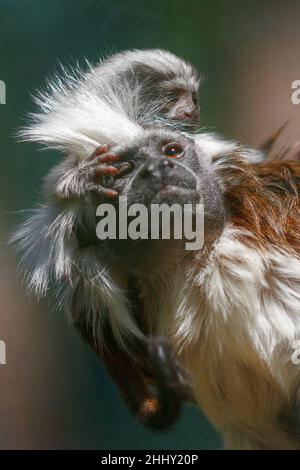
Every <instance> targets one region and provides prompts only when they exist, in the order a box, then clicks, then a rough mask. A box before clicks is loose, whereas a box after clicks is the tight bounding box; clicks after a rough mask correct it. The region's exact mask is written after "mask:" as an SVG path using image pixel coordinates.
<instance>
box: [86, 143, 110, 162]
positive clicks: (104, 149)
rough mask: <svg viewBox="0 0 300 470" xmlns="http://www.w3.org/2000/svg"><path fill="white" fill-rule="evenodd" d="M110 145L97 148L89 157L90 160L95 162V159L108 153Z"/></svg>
mask: <svg viewBox="0 0 300 470" xmlns="http://www.w3.org/2000/svg"><path fill="white" fill-rule="evenodd" d="M109 148H110V147H109V145H107V144H104V145H100V146H99V147H97V148H96V149H95V150H94V151H93V153H92V154H91V155H90V156H89V157H88V160H93V159H94V158H95V157H98V156H99V155H103V154H104V153H106V152H108V150H109Z"/></svg>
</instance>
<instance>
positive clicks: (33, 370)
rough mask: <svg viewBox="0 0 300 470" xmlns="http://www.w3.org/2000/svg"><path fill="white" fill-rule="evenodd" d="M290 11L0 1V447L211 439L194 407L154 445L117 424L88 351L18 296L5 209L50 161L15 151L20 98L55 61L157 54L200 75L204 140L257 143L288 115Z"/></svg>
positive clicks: (246, 5) (25, 199) (296, 50)
mask: <svg viewBox="0 0 300 470" xmlns="http://www.w3.org/2000/svg"><path fill="white" fill-rule="evenodd" d="M299 3H300V2H299V1H285V2H282V1H281V2H279V1H276V0H272V1H271V0H270V1H257V0H255V1H249V2H246V1H234V0H227V1H214V0H209V1H208V0H201V1H200V0H185V1H182V0H172V1H171V0H164V1H162V0H149V1H142V0H140V1H137V0H114V1H112V0H76V1H74V0H73V1H72V0H54V1H50V0H48V1H46V0H0V80H3V81H5V83H6V87H7V104H6V105H0V159H1V165H0V211H1V212H0V235H1V243H0V339H2V340H5V341H6V345H7V365H5V366H0V390H1V394H0V448H2V449H8V448H34V449H39V448H63V449H64V448H67V449H76V448H84V449H166V448H169V449H170V448H172V449H210V448H218V447H220V446H221V441H220V439H219V437H218V436H217V434H216V433H215V432H214V431H213V429H212V428H211V427H210V425H209V424H208V423H207V421H206V419H205V418H204V417H203V416H202V415H201V413H200V412H199V411H198V410H197V409H196V408H194V407H186V409H185V410H184V413H183V416H182V418H181V420H180V422H179V423H178V425H177V426H176V427H175V428H174V429H173V430H172V431H171V432H168V433H166V434H161V435H155V434H152V433H150V432H148V431H146V430H144V429H143V428H142V427H141V426H139V425H138V424H137V423H136V422H135V421H134V420H133V419H132V418H131V417H130V416H129V415H128V413H127V410H126V409H125V407H124V405H123V403H122V401H121V399H120V397H119V395H118V393H117V391H116V390H115V388H114V385H113V384H112V383H111V382H110V380H109V378H108V377H107V375H106V373H105V371H104V370H103V368H102V366H101V365H100V364H99V363H98V361H97V360H96V358H95V357H94V356H93V354H92V353H91V352H90V351H89V349H88V348H87V347H86V346H85V345H84V344H83V343H82V341H81V340H80V339H79V337H77V335H76V333H75V332H74V331H73V330H72V329H71V328H70V327H68V325H67V324H66V321H65V319H64V318H63V316H62V315H61V314H58V313H57V312H55V311H54V310H53V309H52V308H51V305H48V304H47V303H46V302H45V303H39V304H36V303H35V302H34V300H33V299H31V300H28V299H26V298H25V295H24V292H23V288H22V285H21V283H20V280H19V279H18V276H17V273H16V261H15V259H14V256H13V255H12V254H11V253H10V250H9V248H8V247H7V244H6V239H7V236H8V234H9V233H10V232H11V231H12V230H13V227H14V226H15V224H16V223H17V222H18V221H19V220H20V219H21V216H22V214H20V213H19V211H21V210H23V209H27V208H29V207H32V206H33V205H35V204H36V203H37V202H38V201H39V189H40V186H41V181H42V178H43V176H44V175H45V174H46V173H47V171H48V170H49V168H51V166H52V165H53V164H54V163H55V162H57V161H58V159H59V155H57V154H56V153H54V152H50V151H47V152H46V151H44V152H39V151H38V147H37V146H36V145H30V144H20V143H17V142H16V139H15V132H16V130H17V129H18V128H19V127H20V126H21V125H22V124H23V123H24V118H25V115H26V112H27V111H28V110H30V109H31V98H30V94H31V93H32V92H34V90H35V89H36V87H39V86H40V85H42V84H43V82H44V80H45V78H46V77H47V76H49V75H51V74H53V73H54V72H55V71H56V70H57V68H58V63H59V62H61V63H63V64H72V63H74V62H75V61H76V60H79V61H82V60H83V59H84V58H85V57H86V58H88V59H89V60H90V61H97V60H98V59H99V58H100V57H103V56H106V55H107V54H109V53H112V52H115V51H119V50H124V49H129V48H153V47H162V48H166V49H169V50H171V51H172V52H174V53H176V54H178V55H180V56H182V57H184V58H186V59H188V60H190V61H191V62H193V63H194V64H195V65H196V66H197V68H198V70H199V71H201V72H202V73H203V76H204V78H205V80H204V84H203V87H202V90H201V94H200V103H201V117H202V123H203V125H204V126H205V128H206V129H208V130H212V131H218V132H219V133H221V134H224V135H225V136H227V137H229V138H234V139H238V140H241V141H242V142H244V143H249V144H252V145H258V144H259V143H260V142H261V141H262V140H263V139H264V138H265V137H267V136H268V134H269V133H270V132H271V131H272V130H274V129H276V127H277V126H279V125H280V124H282V122H284V120H285V119H287V118H292V120H291V124H290V126H289V130H288V133H287V136H286V139H287V140H288V142H290V143H292V144H294V142H295V141H296V139H297V136H298V128H299V111H298V109H297V107H295V106H293V105H292V104H291V102H290V94H291V89H290V88H291V82H292V81H293V80H296V79H300V69H299V65H300V62H299V59H300V32H299V31H300V28H299V25H300V5H299Z"/></svg>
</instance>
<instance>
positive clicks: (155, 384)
mask: <svg viewBox="0 0 300 470" xmlns="http://www.w3.org/2000/svg"><path fill="white" fill-rule="evenodd" d="M75 325H76V327H77V329H78V331H79V332H80V334H81V335H82V337H83V338H84V339H85V341H86V342H87V343H88V344H89V345H90V346H91V347H92V349H93V350H94V351H95V352H96V354H97V356H98V357H99V358H100V360H101V362H102V363H103V364H104V366H105V368H106V370H107V371H108V373H109V375H110V377H111V378H112V380H113V382H114V383H115V384H116V385H117V387H118V389H119V391H120V394H121V396H122V398H123V400H124V402H125V404H126V406H127V407H128V409H129V411H130V412H131V414H132V415H133V416H134V417H135V418H136V419H137V420H138V421H139V422H140V423H141V424H143V425H144V426H146V427H148V428H150V429H152V430H154V431H165V430H167V429H168V428H170V427H171V426H172V425H173V424H175V422H176V421H177V420H178V418H179V415H180V410H181V405H182V402H183V401H185V400H192V392H191V387H190V384H189V382H188V380H187V376H186V374H185V371H184V370H183V368H182V367H181V366H179V364H178V362H177V360H176V359H175V356H173V354H172V353H171V350H170V348H169V345H168V343H167V341H166V340H165V339H163V338H151V339H150V340H149V341H148V345H147V347H146V348H145V347H142V346H137V351H136V356H137V357H138V358H139V360H138V361H136V360H134V359H133V356H131V355H129V354H128V353H127V352H125V351H124V349H122V348H121V347H120V346H119V345H118V343H117V342H116V340H115V337H114V336H113V334H112V330H111V328H110V327H108V326H106V327H105V329H104V333H103V338H104V348H99V347H98V346H97V345H96V343H95V340H94V337H93V333H92V331H91V330H90V329H89V328H88V326H87V323H86V322H85V321H84V320H83V321H77V322H76V323H75ZM145 364H147V366H146V367H145ZM145 369H147V371H146V372H145Z"/></svg>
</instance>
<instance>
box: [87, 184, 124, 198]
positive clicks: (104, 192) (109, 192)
mask: <svg viewBox="0 0 300 470" xmlns="http://www.w3.org/2000/svg"><path fill="white" fill-rule="evenodd" d="M88 189H89V191H91V192H92V193H94V194H95V195H96V196H99V197H100V198H101V197H107V198H110V199H112V198H116V197H118V196H119V193H118V191H115V190H114V189H111V188H104V187H103V186H100V185H99V184H90V185H89V187H88Z"/></svg>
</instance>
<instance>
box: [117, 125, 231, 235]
mask: <svg viewBox="0 0 300 470" xmlns="http://www.w3.org/2000/svg"><path fill="white" fill-rule="evenodd" d="M112 150H113V152H114V153H115V154H116V155H117V156H118V157H119V158H120V166H122V165H123V166H124V165H127V166H128V174H127V175H126V176H124V175H122V177H120V178H117V179H116V180H114V181H113V180H111V181H109V182H108V184H109V187H113V189H115V190H117V191H118V192H119V195H120V196H126V197H127V203H128V206H130V205H132V204H137V203H138V204H144V205H145V206H146V207H147V208H151V205H152V204H162V203H165V204H168V205H169V206H171V205H172V204H174V203H176V204H179V205H180V206H183V205H184V204H193V205H196V204H199V203H203V204H204V217H205V230H208V231H211V232H213V233H218V234H219V233H220V230H222V228H223V223H224V208H223V207H224V206H223V200H222V195H221V191H220V188H219V186H218V183H217V180H216V178H215V176H214V174H213V172H212V171H211V170H210V169H209V168H208V167H206V166H205V164H204V163H203V161H205V158H201V155H199V153H201V149H198V148H196V145H195V143H194V141H193V140H192V139H190V138H187V137H186V136H184V135H182V134H180V133H177V132H176V133H175V132H169V131H166V130H158V129H156V130H152V131H146V132H145V133H144V135H143V137H142V138H140V140H139V141H138V142H137V143H135V144H134V145H133V146H131V147H116V148H114V149H112ZM116 166H117V164H116Z"/></svg>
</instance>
